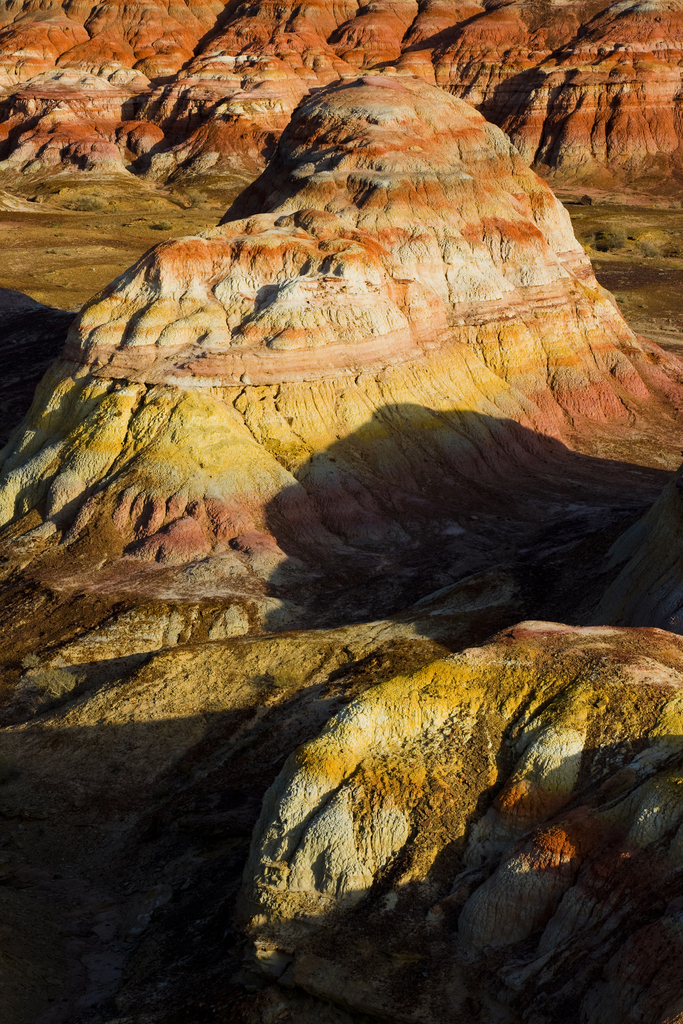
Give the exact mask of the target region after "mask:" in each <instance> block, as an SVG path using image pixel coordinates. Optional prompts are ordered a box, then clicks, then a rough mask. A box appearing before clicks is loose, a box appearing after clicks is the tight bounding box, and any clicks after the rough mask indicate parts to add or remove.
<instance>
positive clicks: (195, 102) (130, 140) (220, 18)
mask: <svg viewBox="0 0 683 1024" xmlns="http://www.w3.org/2000/svg"><path fill="white" fill-rule="evenodd" d="M0 14H1V16H2V22H3V26H4V27H3V28H2V29H1V30H0V85H2V86H4V89H5V100H4V102H3V103H2V112H1V114H0V116H1V117H2V120H3V122H4V123H5V129H6V130H5V142H4V145H3V148H2V150H1V151H0V175H3V174H4V177H5V178H6V179H7V180H9V178H10V177H11V175H12V174H14V175H16V174H17V172H18V171H20V172H21V173H22V175H25V176H28V180H33V179H34V178H35V177H36V176H43V175H45V174H49V173H52V172H54V171H55V170H56V169H57V166H56V164H57V161H56V155H57V152H58V149H57V142H58V140H61V155H60V156H59V161H60V162H61V166H62V167H63V168H66V169H69V170H74V171H78V170H90V171H93V170H94V171H96V172H97V173H103V174H109V173H111V171H112V167H113V166H114V165H116V166H117V167H118V172H119V173H130V172H131V171H132V172H133V173H135V174H143V175H146V176H148V177H150V178H151V179H153V180H169V179H172V180H181V179H183V178H185V177H187V176H192V177H193V176H196V175H212V176H215V175H223V174H239V175H248V174H254V173H256V172H257V171H258V170H260V169H261V168H262V167H263V166H264V165H265V163H266V161H267V160H268V159H269V157H270V156H271V155H272V153H273V151H274V147H275V144H276V142H277V139H278V137H279V135H280V134H281V132H282V131H283V129H284V128H285V126H286V124H287V122H288V120H289V118H290V117H291V114H292V111H293V110H294V109H295V107H296V106H297V104H299V103H300V101H301V100H302V99H303V98H304V97H305V96H306V94H307V93H309V92H310V91H311V90H317V89H319V88H321V87H324V86H326V85H328V84H329V83H331V82H333V81H339V80H344V79H349V78H354V77H356V76H357V75H359V74H363V73H366V72H368V71H372V70H373V69H374V70H375V71H382V73H384V74H386V76H387V77H402V76H406V75H408V76H410V75H418V76H420V77H421V78H422V80H424V81H425V82H429V83H434V82H436V83H437V84H438V85H439V86H441V87H442V88H444V89H446V90H448V91H450V92H452V93H453V94H454V95H456V96H459V97H461V98H464V99H466V100H467V101H468V102H470V103H472V104H474V105H475V106H476V107H478V108H479V109H481V110H482V111H483V112H484V114H485V116H486V117H487V118H489V119H490V120H491V121H493V122H495V123H496V124H499V125H501V126H502V127H503V128H504V129H505V131H507V132H509V133H510V134H511V137H512V139H513V141H514V142H515V144H516V145H517V146H518V148H519V149H520V151H521V153H522V155H523V157H524V158H525V159H526V160H528V161H529V162H530V163H534V166H535V167H536V168H537V169H538V170H540V171H541V173H543V174H544V175H547V176H550V177H551V178H553V179H554V180H555V181H556V182H557V183H558V184H564V185H573V186H579V187H580V186H583V187H596V188H602V189H606V188H608V189H614V188H618V189H621V190H623V189H626V190H627V191H628V190H629V189H633V190H635V191H639V190H640V191H642V190H646V191H647V190H648V189H649V190H655V191H659V192H662V191H663V192H666V191H669V192H670V193H672V194H674V193H675V191H676V189H677V188H678V187H679V184H678V183H679V182H680V172H681V150H680V141H679V140H680V137H681V123H680V118H681V114H680V91H681V71H680V56H681V49H682V45H683V23H682V21H681V5H680V0H648V2H641V0H619V2H617V3H609V4H608V3H605V2H604V0H602V2H598V3H597V4H596V3H593V2H590V0H570V2H567V3H557V4H545V5H542V6H539V5H538V4H535V3H532V2H531V0H520V2H515V3H511V4H507V5H503V6H500V5H499V4H497V3H490V2H489V0H482V2H481V3H476V2H474V0H469V2H468V0H392V2H390V0H373V2H372V3H369V4H359V3H358V2H357V0H348V2H338V3H323V2H317V0H316V2H314V3H307V4H306V5H301V4H298V3H293V2H291V0H286V2H282V3H280V2H278V3H274V2H270V0H259V2H258V3H237V4H234V5H233V4H231V5H228V7H227V8H225V7H224V6H223V5H222V4H211V3H193V4H185V3H180V4H176V5H174V6H173V8H167V7H164V6H163V5H161V4H157V3H154V2H150V0H145V2H142V3H139V4H136V5H134V6H132V5H130V4H123V3H120V4H109V5H107V8H106V10H105V9H104V8H101V7H97V6H96V5H95V6H93V5H92V4H89V3H86V4H82V5H79V6H78V7H74V5H73V4H68V5H61V4H57V5H54V6H52V7H50V9H49V10H43V9H42V8H36V9H34V8H32V7H31V6H30V5H24V6H23V7H22V6H21V5H19V6H18V7H17V5H14V4H9V3H6V4H5V5H4V10H3V11H2V12H0ZM55 72H57V73H58V74H57V79H56V80H55V78H54V75H55ZM65 72H66V73H65ZM46 76H48V79H49V81H50V82H51V83H52V84H51V85H50V89H49V90H48V92H49V95H48V96H46V90H45V82H46ZM93 78H97V79H99V80H100V84H98V85H95V84H93ZM107 85H110V86H111V87H112V90H113V91H112V90H110V91H109V92H108V93H107V96H106V99H105V97H104V96H103V95H102V92H105V93H106V92H107V90H106V88H105V86H107ZM84 89H85V90H86V92H88V93H95V94H96V95H97V101H96V103H95V105H94V107H93V108H92V109H88V108H87V106H85V105H84V104H83V103H82V101H81V96H82V93H83V90H84ZM103 105H104V106H106V108H107V111H106V116H104V115H103V112H102V107H103ZM39 107H40V108H41V109H40V111H39V112H38V108H39ZM36 115H38V116H36ZM137 122H139V125H138V124H137ZM22 129H23V130H22ZM105 152H106V153H107V158H106V159H105V158H104V154H105ZM43 157H44V158H43Z"/></svg>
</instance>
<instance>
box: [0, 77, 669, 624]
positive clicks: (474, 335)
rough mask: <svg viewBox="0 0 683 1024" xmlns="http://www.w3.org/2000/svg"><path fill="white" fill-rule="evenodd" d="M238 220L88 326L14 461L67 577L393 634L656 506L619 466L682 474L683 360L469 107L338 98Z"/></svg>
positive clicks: (319, 103)
mask: <svg viewBox="0 0 683 1024" xmlns="http://www.w3.org/2000/svg"><path fill="white" fill-rule="evenodd" d="M226 218H227V219H226V220H225V222H224V223H223V224H222V225H221V226H220V227H218V228H216V229H213V230H210V231H208V232H205V233H204V234H203V235H200V236H198V237H195V238H186V239H180V240H175V241H169V242H164V243H162V244H161V245H160V246H157V247H156V248H155V249H153V250H151V251H150V252H149V253H147V254H146V255H145V256H144V257H142V259H141V260H140V261H139V262H138V263H137V264H136V265H135V266H134V267H132V268H131V269H130V271H128V272H126V273H125V274H123V275H122V276H121V277H120V278H118V279H117V280H116V281H114V282H113V283H112V284H111V285H110V286H108V287H107V288H105V289H104V291H103V292H102V293H101V294H100V295H99V296H96V297H95V298H94V299H93V300H92V301H91V302H90V303H89V304H87V305H86V307H85V308H84V310H83V311H82V313H81V314H80V316H79V317H78V318H77V319H76V321H75V322H74V324H73V325H72V328H71V330H70V332H69V337H68V339H67V343H66V348H65V352H64V359H63V360H62V361H61V363H59V364H57V365H56V366H55V367H54V368H53V369H52V370H51V371H50V372H49V373H48V375H47V376H46V377H45V379H44V381H43V382H42V384H41V385H40V387H39V389H38V391H37V394H36V398H35V401H34V404H33V407H32V409H31V411H30V412H29V414H28V417H27V420H26V421H25V423H24V424H23V425H21V426H20V427H19V428H18V429H17V431H16V432H15V435H14V437H13V439H12V440H11V442H10V444H9V445H8V447H7V449H6V450H5V453H4V462H3V467H2V482H1V491H0V507H1V509H2V518H3V521H4V522H5V523H14V524H16V525H14V526H13V527H12V535H13V536H16V535H17V531H19V532H20V533H21V534H25V539H24V540H23V541H22V550H26V551H27V552H32V551H35V552H36V553H37V557H36V558H35V559H33V557H32V556H31V555H30V554H27V555H23V554H22V555H21V560H22V562H25V561H26V558H28V562H29V563H30V564H31V565H32V569H31V572H33V573H35V574H37V578H39V579H40V580H42V582H43V584H45V583H47V584H49V586H50V587H52V588H53V589H54V588H57V590H58V591H60V592H63V593H66V594H70V593H73V592H74V589H75V590H76V591H80V590H85V591H86V592H87V591H90V592H97V593H100V594H104V595H108V598H107V599H108V600H114V598H115V596H117V595H118V596H119V597H120V596H121V595H122V594H123V595H128V597H129V598H130V597H131V596H134V598H135V600H139V599H140V598H141V596H142V595H147V597H149V598H156V599H162V598H163V599H167V598H171V597H173V598H174V599H175V598H177V599H181V600H195V601H196V600H203V599H210V598H211V599H214V598H220V599H221V600H224V599H227V598H230V599H231V600H233V601H234V602H236V603H237V604H240V603H241V605H242V606H243V609H244V610H243V612H242V613H241V614H240V616H239V617H238V618H239V622H240V623H241V625H239V626H235V627H234V628H236V629H241V630H244V629H246V628H249V627H248V625H247V623H248V622H250V621H252V620H253V622H264V621H265V622H266V623H267V624H270V625H271V626H275V625H276V624H278V623H279V624H282V623H284V622H286V621H290V622H292V621H301V616H302V615H303V616H304V617H305V616H306V615H309V614H313V615H320V614H321V613H322V614H323V615H328V616H333V617H334V616H335V615H338V614H345V615H347V614H349V613H351V614H354V615H355V614H358V608H363V609H364V610H365V613H367V610H368V609H372V610H373V611H374V612H381V611H383V610H386V609H387V608H388V607H391V606H392V604H394V603H396V602H398V603H399V606H400V602H401V601H404V600H405V594H406V593H408V592H410V593H412V594H415V587H416V586H417V587H418V588H421V587H425V588H426V587H429V586H431V587H432V589H433V588H434V586H436V585H442V584H447V583H448V582H450V581H452V580H454V579H457V578H459V577H461V576H463V575H464V574H465V573H466V572H468V571H469V572H473V571H478V570H480V569H482V568H485V567H487V566H489V565H492V564H500V563H501V562H505V561H506V560H510V559H512V560H514V559H516V558H517V552H518V551H519V550H520V549H521V548H522V547H523V546H524V544H525V543H529V538H530V537H531V536H532V535H533V534H534V532H537V531H538V530H539V529H540V528H541V526H542V524H546V523H548V524H549V523H551V522H552V521H553V519H554V518H556V517H557V516H560V517H561V516H562V515H565V511H564V510H565V508H566V506H567V505H568V504H570V505H572V507H573V508H575V509H576V508H578V509H579V510H581V513H580V514H581V515H583V516H584V517H586V521H589V520H592V518H594V517H595V516H596V515H599V514H600V513H599V512H598V509H600V508H603V509H604V507H605V502H608V503H609V501H611V500H613V499H614V497H615V495H617V494H618V495H619V496H620V497H619V499H618V501H620V502H623V503H625V504H626V506H627V508H628V507H629V505H631V507H636V508H637V507H638V505H639V504H640V505H642V502H643V500H644V499H645V500H646V496H645V494H644V491H643V490H642V488H643V485H645V487H646V488H647V486H648V483H647V481H646V478H645V477H644V476H643V475H642V473H641V474H640V476H639V472H640V471H638V470H637V468H636V467H635V466H631V467H627V466H625V465H620V464H619V463H618V462H617V461H610V460H615V459H618V458H619V457H623V456H626V457H627V459H628V461H631V462H636V463H638V462H641V463H644V464H645V465H652V466H662V465H666V459H667V458H668V456H667V455H666V454H664V455H663V456H662V455H661V454H658V456H657V459H655V460H654V461H652V459H651V455H650V448H651V440H650V438H651V432H652V431H654V430H657V431H658V432H660V433H661V434H662V435H664V436H667V435H669V434H670V433H671V430H672V428H673V425H674V423H675V422H676V416H677V410H678V407H679V404H680V400H681V384H680V372H681V371H680V364H679V363H678V362H677V360H676V359H675V358H674V357H668V356H666V355H665V354H664V353H663V352H662V351H661V350H658V349H657V348H656V347H654V346H651V345H649V344H647V343H645V342H643V341H641V340H639V339H637V338H636V337H635V336H634V335H633V334H632V332H631V331H630V330H629V328H628V327H627V325H626V324H625V322H624V321H623V320H622V318H621V316H620V315H619V313H618V312H617V310H616V309H615V307H614V305H613V304H612V302H611V301H610V300H609V297H608V296H607V294H606V293H605V292H603V291H602V290H601V289H600V287H599V286H598V285H597V283H596V281H595V278H594V277H593V274H592V271H591V267H590V263H589V262H588V260H587V258H586V256H585V254H584V253H583V251H582V249H581V248H580V246H579V245H578V244H577V242H576V240H575V239H574V237H573V234H572V231H571V227H570V224H569V220H568V217H567V214H566V213H565V211H564V210H563V208H562V207H561V206H560V204H559V203H558V202H557V200H556V199H555V198H554V197H553V195H552V193H551V192H550V190H549V189H548V188H547V186H545V185H544V184H543V182H541V181H540V179H538V178H537V177H536V176H535V175H534V174H533V173H532V172H531V171H530V170H529V169H528V168H527V167H526V165H525V164H524V162H523V161H522V160H521V158H520V157H519V155H518V154H517V153H516V151H515V150H514V148H513V147H512V146H511V145H510V142H509V140H508V139H507V138H506V136H505V135H503V133H502V132H501V131H500V130H499V129H497V128H495V127H494V126H492V125H490V124H488V123H487V122H485V121H484V119H483V118H482V117H481V115H479V114H477V113H476V112H475V111H474V110H473V109H472V108H471V107H470V106H468V105H467V104H465V103H464V102H462V101H460V100H457V99H455V98H453V97H451V96H449V95H448V94H447V93H445V92H443V91H442V90H440V89H438V88H437V87H435V86H428V85H426V84H425V83H424V81H423V80H421V79H417V78H405V79H402V80H393V79H387V78H386V77H384V76H377V77H372V76H370V77H364V78H361V79H354V80H353V81H351V82H349V83H342V84H340V85H333V86H330V87H328V88H327V90H325V91H322V92H320V93H318V94H317V95H316V96H315V97H314V98H312V99H310V100H307V101H306V102H305V103H304V104H302V106H301V107H300V108H298V110H297V112H296V114H295V116H294V118H293V120H292V122H291V124H290V125H289V126H288V128H287V129H286V131H285V133H284V134H283V136H282V139H281V141H280V143H279V146H278V150H277V152H276V154H275V156H274V158H273V160H272V162H271V164H270V166H269V168H268V170H267V171H266V172H264V174H263V175H262V176H261V177H260V178H259V179H258V180H257V181H256V182H254V184H253V185H252V186H250V187H249V188H248V189H247V190H246V191H245V192H244V193H243V195H242V196H241V197H240V198H239V199H238V200H237V201H236V202H235V204H234V205H233V207H232V209H231V210H230V211H229V213H228V214H227V215H226ZM626 425H628V432H626V433H625V431H624V428H625V426H626ZM568 446H569V447H568ZM570 448H574V449H578V450H579V451H581V452H583V453H585V454H584V456H583V457H580V456H578V455H577V454H575V453H573V452H572V451H571V450H570ZM660 450H661V449H660ZM662 458H663V459H664V462H662V461H661V460H662ZM653 483H654V477H651V478H650V482H649V486H652V484H653ZM512 487H514V489H515V494H516V502H515V507H514V510H512V509H511V507H510V504H509V501H508V498H507V495H508V494H509V493H510V488H512ZM648 493H649V494H651V493H652V491H651V490H650V491H649V492H648ZM577 499H580V502H584V503H585V504H583V505H582V504H581V503H579V505H578V506H577V505H576V501H577ZM481 516H483V517H484V518H483V519H481V518H480V517H481ZM472 517H474V518H472ZM475 522H476V523H477V524H478V525H476V526H475V525H474V523H475ZM22 524H23V525H22ZM479 524H480V525H479ZM27 531H29V532H27ZM58 542H59V543H58ZM26 545H27V546H28V547H26ZM32 545H33V546H32ZM45 545H47V547H45V548H44V546H45ZM43 548H44V549H43ZM444 552H448V554H447V556H446V558H444ZM9 557H10V560H11V561H12V559H14V557H15V556H14V555H13V554H12V551H10V552H9ZM435 574H436V575H435ZM419 581H422V582H419ZM321 592H323V593H325V594H326V599H325V602H324V603H323V604H322V605H321V604H320V601H319V595H320V593H321ZM268 595H270V596H268ZM335 595H336V596H335ZM282 601H284V605H282V604H281V602H282ZM278 602H280V603H278ZM335 602H337V603H335ZM358 602H360V603H359V604H358ZM304 605H305V607H306V608H307V609H308V610H307V611H306V610H305V609H304V607H303V606H304ZM248 609H251V611H249V610H248ZM278 609H279V610H278ZM341 609H343V612H342V611H341ZM352 610H353V611H352ZM361 614H363V612H361ZM250 616H251V618H250ZM254 616H255V618H254ZM264 616H265V619H264ZM297 617H298V618H297ZM306 621H307V620H306Z"/></svg>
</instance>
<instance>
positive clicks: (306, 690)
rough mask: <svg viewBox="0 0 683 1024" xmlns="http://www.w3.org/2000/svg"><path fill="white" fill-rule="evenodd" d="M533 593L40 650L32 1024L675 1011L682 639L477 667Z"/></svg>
mask: <svg viewBox="0 0 683 1024" xmlns="http://www.w3.org/2000/svg"><path fill="white" fill-rule="evenodd" d="M502 583H503V581H502V580H499V581H498V587H499V588H500V587H501V585H502ZM507 586H508V591H507V602H506V603H500V604H498V605H495V604H494V603H491V604H489V606H488V607H486V606H485V605H484V603H482V602H479V603H478V602H477V599H476V593H475V591H474V590H473V589H472V588H470V589H469V591H468V588H467V587H460V588H458V589H456V590H454V591H453V592H452V593H451V594H450V595H445V596H443V595H442V596H441V597H436V598H434V599H433V600H432V601H430V602H425V603H423V604H422V605H421V606H420V607H419V608H417V609H415V610H414V611H413V612H412V614H410V615H404V616H400V617H398V618H397V619H394V620H393V621H384V622H377V623H366V624H362V625H355V626H346V627H343V628H341V629H336V630H315V631H303V632H297V633H290V634H285V635H280V636H277V637H275V636H267V637H249V638H246V637H245V638H234V639H230V640H211V641H206V642H203V643H195V644H182V643H181V644H180V645H179V646H178V647H177V648H175V649H173V650H171V651H165V652H159V653H157V654H155V655H153V656H151V657H147V658H145V659H142V660H140V661H138V662H137V663H136V664H133V663H131V662H129V663H128V664H125V663H123V662H121V661H120V660H119V661H118V662H116V648H115V647H114V646H113V645H112V646H109V645H107V644H106V643H104V642H100V644H99V648H98V650H97V651H95V652H93V655H92V660H91V661H90V663H89V664H87V665H82V666H81V667H80V669H78V670H75V669H74V668H69V667H68V666H67V667H62V668H58V667H56V666H52V667H51V666H50V665H49V664H48V663H46V662H45V661H41V660H40V659H38V658H34V659H32V660H31V661H30V664H28V665H27V668H26V669H25V670H24V678H23V680H22V682H21V684H20V685H19V686H18V687H16V688H15V692H16V695H17V704H16V705H15V712H16V714H17V718H16V721H15V723H14V724H13V725H6V726H5V727H4V728H2V730H1V731H0V741H1V744H2V775H1V776H0V814H1V815H2V829H3V831H2V842H3V845H2V847H1V848H0V872H2V875H3V884H2V886H1V887H0V905H1V906H2V913H3V932H2V945H1V946H0V963H1V964H2V967H3V998H4V1003H3V1006H4V1011H5V1016H6V1019H7V1020H8V1022H9V1024H27V1022H30V1024H36V1022H40V1024H73V1022H74V1021H79V1022H82V1024H100V1022H102V1021H110V1020H121V1019H123V1020H126V1021H127V1020H134V1021H137V1020H140V1019H142V1020H144V1021H145V1022H146V1024H181V1022H185V1024H187V1022H191V1024H205V1022H208V1021H210V1020H213V1021H219V1022H221V1024H222V1022H225V1024H228V1022H230V1024H234V1022H239V1024H274V1022H275V1021H281V1022H282V1021H285V1022H286V1021H292V1022H296V1024H375V1022H376V1021H380V1020H386V1019H387V1018H388V1019H391V1020H396V1021H399V1022H402V1021H413V1020H420V1021H422V1020H426V1021H441V1020H447V1021H455V1022H456V1024H460V1022H461V1021H462V1022H463V1024H464V1022H465V1021H467V1022H469V1024H472V1022H475V1024H493V1022H495V1021H500V1020H506V1021H509V1022H510V1024H521V1022H522V1021H526V1020H529V1019H532V1020H536V1021H539V1022H544V1024H545V1022H548V1024H555V1022H556V1021H558V1020H566V1021H567V1022H570V1024H578V1022H579V1021H583V1022H585V1021H588V1022H590V1024H593V1022H595V1024H597V1022H600V1024H603V1022H610V1024H611V1022H612V1021H613V1022H614V1024H617V1022H618V1024H636V1022H637V1024H663V1022H665V1021H667V1022H668V1021H675V1020H676V1015H677V1014H678V1013H680V1007H681V1002H680V1001H681V994H682V993H681V984H680V970H679V964H680V955H681V951H680V942H681V935H680V908H681V899H682V897H683V891H682V890H681V877H682V871H681V821H682V820H683V818H682V815H683V805H682V803H681V795H680V790H681V785H680V771H681V757H682V756H683V751H682V749H681V720H680V719H681V682H682V680H683V650H682V647H681V644H682V641H681V638H680V637H676V636H673V635H671V634H668V633H665V632H663V631H660V630H652V629H636V630H629V629H609V628H604V627H603V628H592V629H572V628H571V627H567V626H558V625H556V624H553V623H539V622H531V623H530V622H525V623H522V624H521V625H520V626H517V627H514V628H512V629H510V628H508V629H507V630H506V631H505V632H503V633H502V634H500V635H499V636H498V637H496V638H495V639H494V640H493V641H492V642H490V643H487V644H485V645H484V646H479V647H476V648H472V647H470V648H469V649H466V650H464V651H463V648H467V645H468V644H471V643H473V642H475V643H481V640H482V639H483V637H484V636H485V635H486V633H487V632H488V631H490V630H491V628H492V627H493V628H495V626H494V623H495V622H496V618H497V617H498V621H500V618H506V617H507V619H508V621H510V620H513V621H514V619H515V618H516V616H517V615H518V614H519V611H518V609H519V603H518V602H519V595H518V594H516V592H515V588H514V585H510V583H509V581H508V584H507ZM453 650H455V651H462V653H460V654H451V653H450V652H451V651H453ZM114 662H116V664H115V665H114ZM112 668H114V671H113V673H112ZM98 673H99V674H98ZM107 673H109V675H108V676H107ZM76 675H77V676H78V677H79V678H78V680H77V684H76V688H75V689H74V688H73V686H72V685H71V683H70V679H71V677H73V676H76ZM70 687H71V688H70ZM19 698H20V699H19ZM298 744H302V745H301V746H298V747H297V745H298ZM294 748H296V749H294ZM293 749H294V752H293V753H292V751H293ZM288 755H291V756H289V757H288ZM266 790H267V792H266V793H265V797H264V791H266ZM252 831H253V840H252V841H251V843H250V837H251V835H252ZM250 851H251V852H250ZM245 864H246V870H244V868H245ZM242 875H244V881H243V883H241V879H242ZM240 888H241V896H240V895H239V893H240ZM238 903H239V905H238ZM236 909H237V916H236ZM245 933H246V944H245V937H244V936H245Z"/></svg>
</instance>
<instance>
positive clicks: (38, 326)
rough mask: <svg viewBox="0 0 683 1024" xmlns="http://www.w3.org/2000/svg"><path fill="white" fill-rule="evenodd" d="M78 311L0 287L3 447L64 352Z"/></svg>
mask: <svg viewBox="0 0 683 1024" xmlns="http://www.w3.org/2000/svg"><path fill="white" fill-rule="evenodd" d="M75 315H76V314H75V312H73V311H69V310H63V309H52V308H51V307H49V306H43V305H41V303H39V302H36V301H34V300H33V299H31V298H30V297H29V296H28V295H23V294H22V293H21V292H13V291H9V290H8V289H4V288H2V289H0V446H2V445H4V444H5V443H6V442H7V439H8V437H9V435H10V434H11V432H12V430H13V429H14V428H15V427H16V426H17V425H18V424H19V423H20V422H21V420H22V418H23V417H24V415H25V414H26V412H27V411H28V409H29V407H30V405H31V402H32V400H33V393H34V391H35V388H36V385H37V383H38V381H39V380H40V378H41V377H42V376H43V374H44V373H45V370H46V369H47V368H48V366H49V365H50V363H51V362H52V361H53V360H54V359H56V358H57V356H58V355H59V354H60V352H61V350H62V348H63V346H64V342H65V340H66V335H67V332H68V330H69V325H70V324H71V321H72V320H73V318H74V316H75Z"/></svg>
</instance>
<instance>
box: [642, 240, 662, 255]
mask: <svg viewBox="0 0 683 1024" xmlns="http://www.w3.org/2000/svg"><path fill="white" fill-rule="evenodd" d="M638 249H639V250H640V252H641V254H642V255H643V256H659V246H657V245H655V243H654V242H650V241H648V239H647V238H644V239H642V241H640V242H638Z"/></svg>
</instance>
